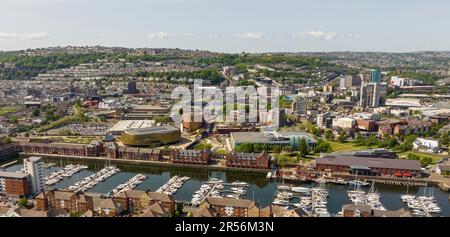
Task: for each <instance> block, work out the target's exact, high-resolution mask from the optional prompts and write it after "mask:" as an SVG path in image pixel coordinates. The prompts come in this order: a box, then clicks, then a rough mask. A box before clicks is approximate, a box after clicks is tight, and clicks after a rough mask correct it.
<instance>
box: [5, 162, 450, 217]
mask: <svg viewBox="0 0 450 237" xmlns="http://www.w3.org/2000/svg"><path fill="white" fill-rule="evenodd" d="M44 161H45V162H46V163H55V164H56V165H55V166H52V167H50V168H47V169H46V171H45V175H49V174H50V173H52V172H54V171H58V170H60V169H62V167H64V166H65V165H68V164H84V165H87V166H88V167H89V168H88V169H87V170H82V171H80V172H78V173H76V174H75V175H73V176H72V177H70V178H65V179H63V180H62V181H60V182H58V183H56V184H54V185H52V186H50V187H49V188H60V189H62V188H67V187H69V186H70V185H73V184H74V183H75V182H77V181H79V180H82V179H84V178H85V177H87V176H89V175H91V174H93V173H95V172H97V171H99V170H101V169H102V168H104V167H105V165H107V164H106V162H100V161H86V160H84V161H79V160H75V159H69V158H44ZM115 165H116V166H117V167H118V168H120V170H121V171H120V172H119V173H117V174H115V175H113V176H111V177H110V178H108V179H106V180H105V181H104V182H100V183H98V184H97V185H95V186H94V187H93V188H92V189H90V190H88V192H93V193H101V194H107V193H108V192H109V191H111V190H112V189H114V188H116V187H117V186H118V185H119V184H122V183H125V182H127V181H128V180H129V179H130V178H132V177H133V176H135V175H136V174H138V173H142V174H144V175H147V176H148V179H146V180H144V181H143V182H142V183H141V184H139V185H138V186H137V187H136V188H135V189H137V190H151V191H156V190H157V189H158V188H159V187H161V186H163V185H164V184H165V183H166V182H167V181H168V180H169V179H170V178H171V177H173V176H175V175H178V176H188V177H190V179H189V180H188V181H187V182H186V183H185V184H184V185H183V186H182V187H181V188H180V189H179V190H178V192H177V193H176V194H175V198H176V200H177V201H184V202H189V201H190V200H191V199H192V195H193V194H194V193H195V191H197V190H198V189H199V187H200V186H201V185H202V184H204V183H205V182H207V181H208V180H209V179H210V178H218V179H222V180H224V181H225V182H228V183H231V182H236V181H241V182H246V183H248V184H249V185H250V187H249V188H248V189H247V193H246V194H245V195H243V196H242V198H244V199H249V200H255V201H256V202H258V203H260V206H261V207H266V206H268V205H270V204H271V203H272V201H273V200H274V199H275V193H276V192H277V187H278V184H279V182H277V181H274V180H267V179H266V175H265V174H262V173H249V172H245V173H244V172H236V171H226V172H224V171H212V170H209V169H192V168H172V167H162V166H151V165H140V164H115ZM22 168H23V165H22V162H21V160H20V159H19V160H18V162H17V163H15V164H13V165H12V166H10V167H7V168H6V170H7V171H19V170H20V169H22ZM293 185H294V186H302V187H314V186H317V184H314V183H313V184H301V183H297V184H293ZM325 187H326V188H327V189H328V191H329V198H328V203H327V209H328V211H329V212H330V213H331V214H337V213H338V212H339V211H341V207H342V205H344V204H349V203H351V202H350V199H349V197H348V195H347V191H348V190H350V189H353V187H352V186H347V185H335V184H326V186H325ZM367 189H369V188H366V190H367ZM375 189H376V191H377V192H379V193H380V195H381V202H382V204H383V205H384V206H385V207H386V208H387V209H388V210H395V209H399V208H402V207H404V208H407V206H406V204H405V203H403V202H402V200H401V199H400V195H402V194H405V193H406V192H407V191H408V194H417V195H423V194H426V195H429V194H430V193H431V194H433V195H434V197H435V198H436V201H437V203H438V205H439V207H441V209H442V213H441V214H440V216H446V217H450V201H449V194H448V193H447V192H443V191H442V190H440V189H439V188H437V187H427V188H425V187H420V188H419V187H410V188H408V189H407V188H406V186H391V185H383V184H376V185H375Z"/></svg>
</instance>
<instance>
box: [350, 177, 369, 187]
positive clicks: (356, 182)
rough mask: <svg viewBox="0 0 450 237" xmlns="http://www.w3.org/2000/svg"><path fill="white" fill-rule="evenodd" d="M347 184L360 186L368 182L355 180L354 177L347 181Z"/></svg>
mask: <svg viewBox="0 0 450 237" xmlns="http://www.w3.org/2000/svg"><path fill="white" fill-rule="evenodd" d="M348 184H350V185H353V186H361V187H364V186H369V185H370V184H369V183H367V182H363V181H360V180H356V179H355V180H351V181H348Z"/></svg>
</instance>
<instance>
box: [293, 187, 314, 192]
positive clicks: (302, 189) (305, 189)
mask: <svg viewBox="0 0 450 237" xmlns="http://www.w3.org/2000/svg"><path fill="white" fill-rule="evenodd" d="M291 191H292V192H295V193H308V192H309V191H310V189H309V188H305V187H292V188H291Z"/></svg>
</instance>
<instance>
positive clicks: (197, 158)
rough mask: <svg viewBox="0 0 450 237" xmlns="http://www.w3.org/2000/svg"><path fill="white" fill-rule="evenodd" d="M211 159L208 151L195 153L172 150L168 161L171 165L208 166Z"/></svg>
mask: <svg viewBox="0 0 450 237" xmlns="http://www.w3.org/2000/svg"><path fill="white" fill-rule="evenodd" d="M212 157H213V154H212V153H211V151H210V150H203V151H197V150H182V149H174V150H172V151H170V161H171V162H172V163H179V164H192V165H208V163H209V162H210V161H211V159H212Z"/></svg>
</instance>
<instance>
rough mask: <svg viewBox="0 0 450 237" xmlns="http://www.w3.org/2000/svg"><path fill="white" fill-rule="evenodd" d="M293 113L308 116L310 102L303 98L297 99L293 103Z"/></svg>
mask: <svg viewBox="0 0 450 237" xmlns="http://www.w3.org/2000/svg"><path fill="white" fill-rule="evenodd" d="M291 109H292V111H294V112H295V113H296V114H299V115H306V112H307V110H308V100H307V99H305V98H302V97H295V100H294V102H293V103H292V108H291Z"/></svg>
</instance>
